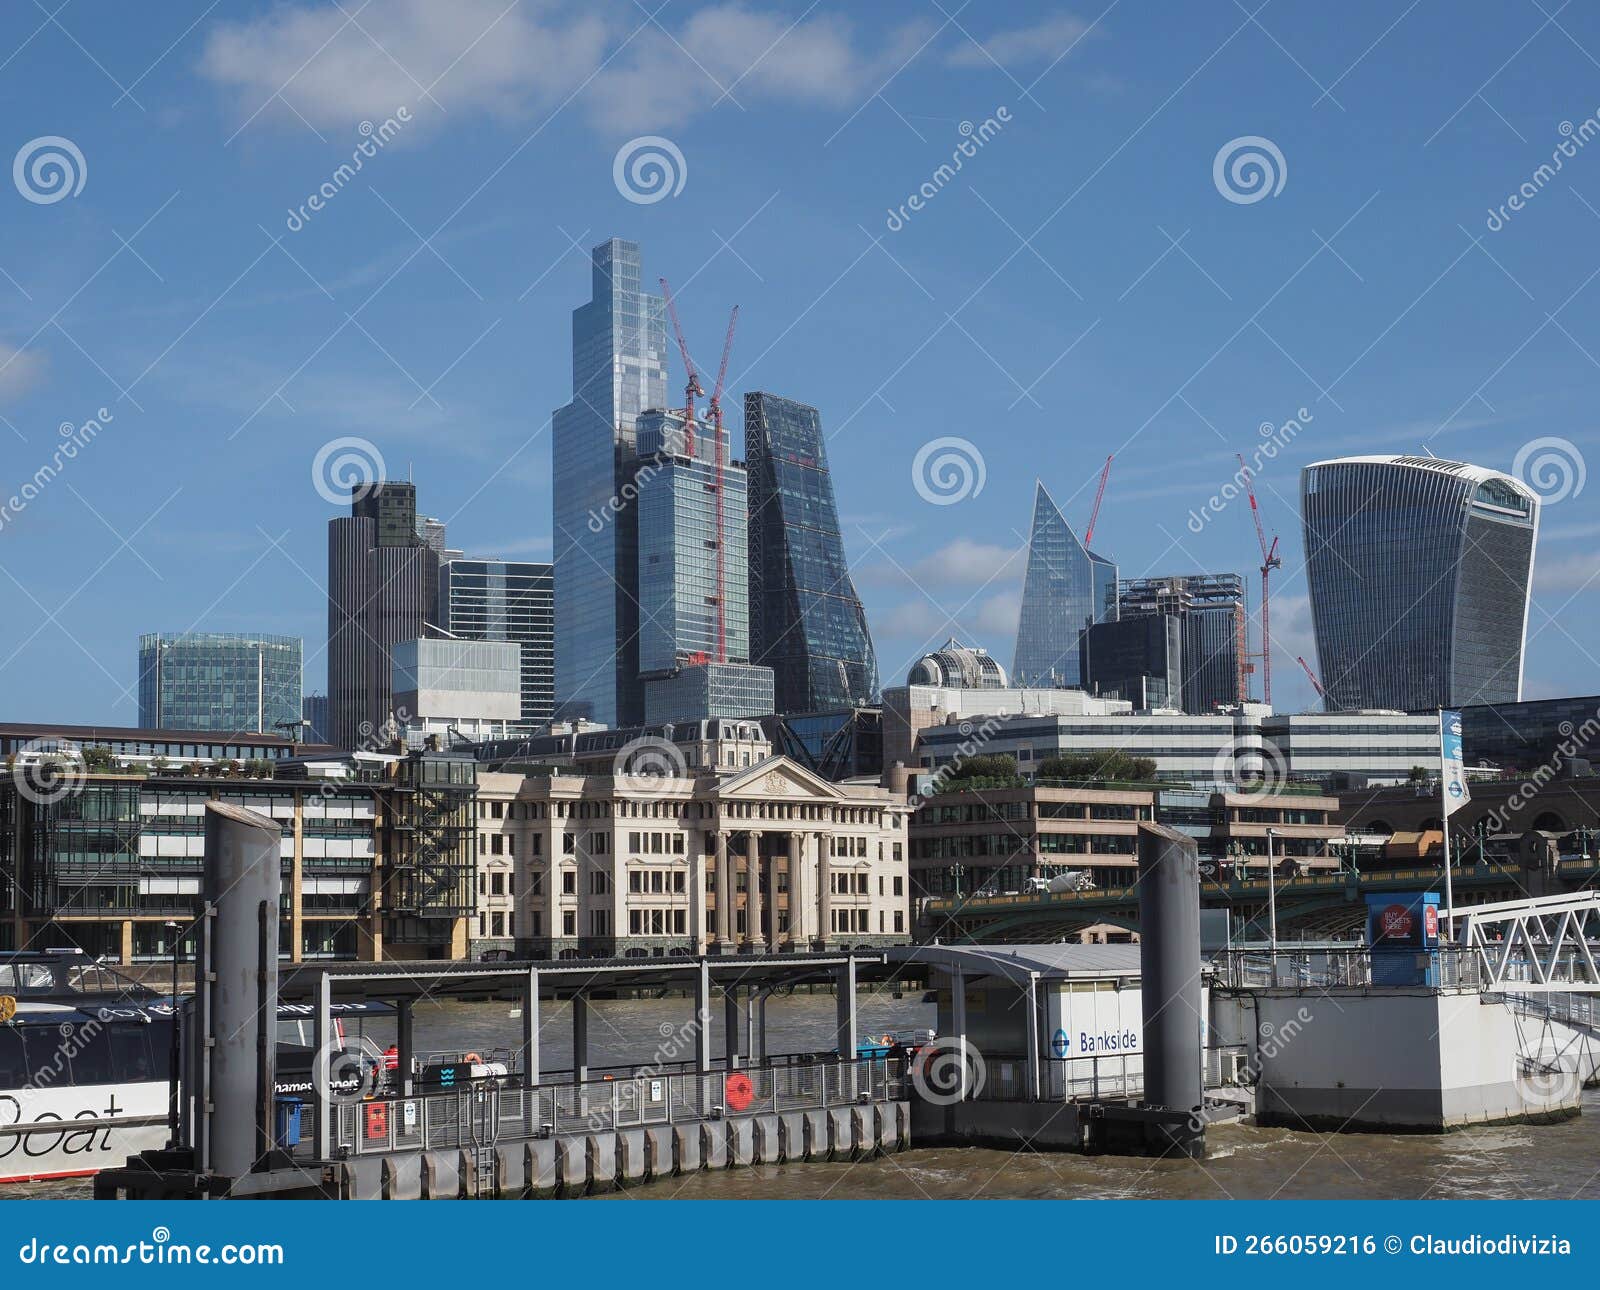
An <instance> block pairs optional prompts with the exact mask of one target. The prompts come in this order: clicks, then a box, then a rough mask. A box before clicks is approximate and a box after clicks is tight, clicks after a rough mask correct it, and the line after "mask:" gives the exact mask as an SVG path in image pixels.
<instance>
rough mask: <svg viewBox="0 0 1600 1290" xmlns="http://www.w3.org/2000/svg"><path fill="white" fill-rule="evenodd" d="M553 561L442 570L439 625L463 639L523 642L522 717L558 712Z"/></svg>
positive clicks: (463, 563) (475, 562) (458, 562)
mask: <svg viewBox="0 0 1600 1290" xmlns="http://www.w3.org/2000/svg"><path fill="white" fill-rule="evenodd" d="M553 584H554V570H553V568H552V566H551V565H548V564H540V563H536V562H534V561H527V560H480V559H464V558H455V559H450V560H447V561H446V562H445V563H444V565H443V566H441V568H440V571H439V613H438V624H439V626H440V627H442V628H443V629H444V630H445V631H447V632H449V633H450V635H452V636H455V637H459V638H460V639H462V640H485V641H515V642H516V643H517V644H518V645H519V646H520V660H521V661H520V666H521V674H522V710H521V712H520V713H519V714H518V718H517V719H518V720H521V721H525V722H538V723H543V722H548V721H550V720H551V719H552V718H553V717H554V716H555V598H554V591H553Z"/></svg>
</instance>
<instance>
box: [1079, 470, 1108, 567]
mask: <svg viewBox="0 0 1600 1290" xmlns="http://www.w3.org/2000/svg"><path fill="white" fill-rule="evenodd" d="M1113 455H1114V454H1113ZM1110 477H1111V458H1110V457H1107V458H1106V464H1105V465H1104V466H1102V467H1101V468H1100V487H1099V488H1097V489H1095V494H1094V509H1093V510H1091V511H1090V512H1089V527H1088V528H1086V529H1084V531H1083V544H1084V546H1088V545H1089V543H1091V542H1093V541H1094V525H1095V521H1096V520H1098V519H1099V518H1100V503H1101V502H1102V501H1104V500H1105V496H1106V480H1107V479H1109V478H1110Z"/></svg>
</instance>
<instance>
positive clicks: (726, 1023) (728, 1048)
mask: <svg viewBox="0 0 1600 1290" xmlns="http://www.w3.org/2000/svg"><path fill="white" fill-rule="evenodd" d="M722 1056H723V1065H724V1066H726V1067H727V1069H729V1070H730V1071H731V1070H734V1069H735V1068H737V1067H738V1065H739V987H738V986H737V985H724V986H723V987H722Z"/></svg>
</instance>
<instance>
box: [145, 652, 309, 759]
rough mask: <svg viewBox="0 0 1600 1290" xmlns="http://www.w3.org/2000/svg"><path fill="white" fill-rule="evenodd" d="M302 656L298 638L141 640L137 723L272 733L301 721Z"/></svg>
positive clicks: (155, 727)
mask: <svg viewBox="0 0 1600 1290" xmlns="http://www.w3.org/2000/svg"><path fill="white" fill-rule="evenodd" d="M301 652H302V651H301V644H300V638H299V637H298V636H252V635H234V634H231V633H224V632H184V633H181V634H178V635H170V636H169V635H163V634H160V633H155V634H151V635H146V636H141V637H140V638H139V725H140V726H142V727H143V728H145V729H147V730H216V731H223V732H228V733H233V732H238V731H250V732H253V733H255V734H271V733H272V732H273V727H274V726H276V725H277V724H278V723H279V722H285V721H297V720H299V717H300V682H301Z"/></svg>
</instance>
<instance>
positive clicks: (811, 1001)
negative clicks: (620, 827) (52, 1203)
mask: <svg viewBox="0 0 1600 1290" xmlns="http://www.w3.org/2000/svg"><path fill="white" fill-rule="evenodd" d="M693 1007H694V1005H693V1001H692V1000H690V999H685V998H678V997H671V998H665V999H649V1000H622V1001H617V1002H607V1003H599V1004H595V1005H592V1006H591V1009H590V1023H589V1044H590V1064H591V1065H592V1066H595V1067H600V1066H605V1065H613V1064H615V1065H622V1064H629V1063H638V1064H645V1063H650V1062H653V1061H660V1060H672V1059H682V1058H687V1057H689V1056H691V1052H690V1048H691V1041H690V1039H689V1037H688V1036H689V1031H688V1025H689V1023H690V1021H691V1019H692V1013H693ZM713 1011H714V1014H715V1015H714V1017H713V1025H712V1051H713V1052H715V1053H720V1052H721V1051H722V1035H721V1029H722V1025H721V1023H722V1010H721V1008H720V1007H718V1008H715V1009H714V1010H713ZM833 1011H834V1009H833V999H832V997H831V996H825V995H816V996H807V995H796V996H794V997H792V998H787V999H774V1000H772V1001H771V1003H770V1004H769V1005H768V1018H767V1031H768V1046H769V1050H770V1051H771V1052H774V1053H782V1052H795V1051H805V1050H809V1049H822V1048H829V1047H831V1046H832V1037H831V1030H832V1025H833ZM858 1015H859V1020H860V1029H861V1033H862V1034H863V1035H869V1034H877V1033H881V1032H884V1031H887V1030H902V1031H903V1030H909V1029H912V1028H916V1027H931V1026H933V1024H934V1020H935V1018H934V1015H933V1008H932V1005H930V1004H926V1003H923V1002H922V1001H921V996H920V995H918V994H908V995H906V996H905V997H904V998H901V999H895V998H892V997H891V996H888V995H883V994H866V993H863V995H862V996H861V998H860V1001H859V1004H858ZM386 1024H387V1023H375V1024H373V1025H372V1027H371V1029H370V1030H369V1034H370V1035H371V1037H372V1038H374V1039H376V1040H377V1041H378V1042H379V1043H380V1044H387V1043H388V1042H389V1039H390V1033H389V1030H388V1029H386V1028H385V1027H386ZM521 1028H522V1023H521V1020H520V1018H519V1017H518V1016H517V1015H516V1014H515V1013H514V1012H513V1011H512V1010H511V1009H510V1008H509V1007H508V1006H507V1005H506V1004H503V1003H501V1004H489V1003H485V1004H443V1005H437V1006H427V1007H424V1006H419V1007H418V1009H417V1012H416V1027H415V1038H416V1046H417V1049H418V1052H419V1053H425V1052H428V1051H430V1050H437V1051H449V1052H456V1053H459V1052H463V1051H467V1050H476V1051H478V1052H480V1053H482V1054H483V1055H484V1056H485V1057H488V1056H489V1055H490V1054H491V1052H492V1051H493V1050H494V1049H496V1048H506V1047H509V1046H512V1045H515V1044H517V1043H519V1042H520V1036H521ZM540 1049H541V1057H542V1065H543V1067H544V1069H546V1070H559V1069H562V1068H564V1067H567V1066H569V1065H570V1063H571V1054H572V1046H571V1019H570V1012H569V1010H568V1009H567V1008H566V1007H565V1006H562V1007H550V1006H547V1007H546V1008H545V1009H544V1012H543V1015H542V1016H541V1026H540ZM1206 1138H1207V1145H1208V1148H1209V1154H1208V1155H1207V1157H1206V1159H1205V1160H1203V1161H1187V1160H1184V1161H1176V1160H1174V1161H1160V1160H1147V1159H1137V1158H1124V1157H1115V1156H1098V1157H1087V1156H1079V1155H1066V1154H1056V1153H1040V1152H1034V1151H1031V1150H1027V1149H1023V1150H1019V1151H1015V1152H1011V1151H991V1150H982V1149H977V1148H935V1149H923V1150H913V1151H908V1152H905V1153H903V1154H900V1155H895V1156H885V1157H882V1158H879V1159H876V1160H869V1161H862V1162H859V1163H853V1162H839V1163H830V1164H791V1165H770V1166H757V1167H756V1168H753V1169H739V1170H729V1171H722V1172H715V1173H710V1172H708V1173H700V1174H693V1175H690V1176H688V1177H683V1178H671V1179H667V1180H664V1181H662V1182H659V1183H655V1184H652V1185H651V1186H648V1187H641V1188H634V1189H630V1190H629V1191H628V1192H627V1193H626V1196H627V1197H629V1198H632V1199H653V1198H670V1197H684V1198H693V1199H821V1198H830V1197H832V1198H840V1199H905V1200H915V1199H922V1198H927V1199H936V1200H949V1199H976V1198H1021V1199H1077V1198H1091V1197H1092V1198H1116V1197H1126V1198H1131V1199H1155V1198H1168V1199H1186V1198H1211V1199H1246V1198H1248V1199H1271V1198H1274V1197H1284V1198H1292V1199H1344V1198H1350V1199H1369V1200H1386V1199H1417V1198H1427V1199H1466V1198H1475V1199H1487V1198H1496V1199H1518V1198H1540V1199H1569V1198H1574V1197H1577V1198H1586V1199H1596V1198H1600V1091H1593V1090H1591V1091H1590V1092H1588V1093H1586V1094H1585V1096H1584V1114H1583V1115H1581V1116H1579V1117H1577V1118H1575V1119H1572V1120H1568V1121H1565V1122H1563V1123H1560V1124H1553V1125H1517V1126H1508V1127H1501V1128H1481V1129H1465V1130H1461V1131H1458V1132H1456V1133H1450V1134H1440V1135H1421V1134H1418V1135H1395V1134H1366V1133H1358V1134H1319V1133H1299V1132H1294V1131H1292V1130H1287V1129H1259V1128H1253V1127H1250V1126H1248V1125H1241V1124H1225V1125H1218V1126H1213V1127H1212V1128H1211V1129H1209V1130H1208V1131H1207V1135H1206ZM88 1195H89V1183H88V1181H87V1180H86V1179H75V1180H68V1181H64V1182H55V1183H39V1184H29V1185H26V1186H11V1187H0V1196H14V1197H22V1196H38V1197H46V1196H48V1197H74V1196H82V1197H86V1196H88Z"/></svg>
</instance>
